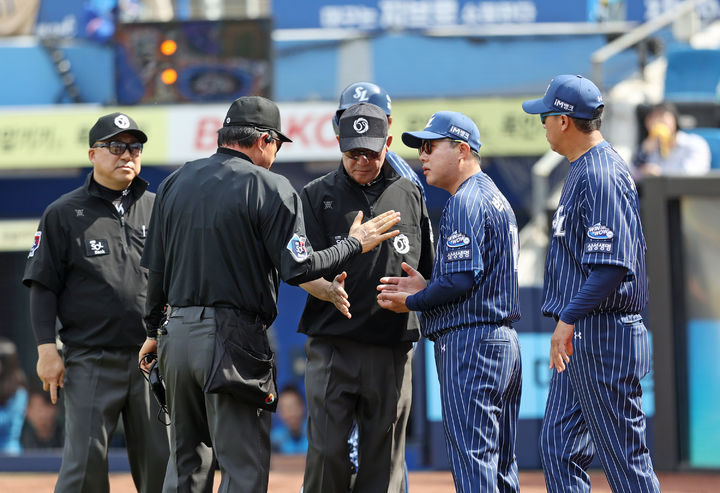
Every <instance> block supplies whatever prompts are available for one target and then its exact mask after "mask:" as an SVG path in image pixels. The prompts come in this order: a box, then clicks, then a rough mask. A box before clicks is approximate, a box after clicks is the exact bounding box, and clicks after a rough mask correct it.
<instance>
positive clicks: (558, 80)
mask: <svg viewBox="0 0 720 493" xmlns="http://www.w3.org/2000/svg"><path fill="white" fill-rule="evenodd" d="M604 105H605V103H603V99H602V94H600V89H598V88H597V86H596V85H595V84H593V83H592V81H591V80H590V79H586V78H585V77H583V76H581V75H558V76H557V77H555V78H554V79H553V80H551V81H550V85H549V86H548V88H547V90H545V95H544V96H543V97H542V98H541V99H531V100H529V101H524V102H523V104H522V109H523V110H525V113H530V114H533V115H534V114H542V113H556V112H557V113H567V114H569V115H570V116H572V117H573V118H581V119H584V120H592V118H593V112H594V111H595V110H596V109H598V108H599V107H600V106H604Z"/></svg>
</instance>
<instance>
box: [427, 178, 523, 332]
mask: <svg viewBox="0 0 720 493" xmlns="http://www.w3.org/2000/svg"><path fill="white" fill-rule="evenodd" d="M517 257H518V229H517V221H516V220H515V214H514V213H513V210H512V208H511V207H510V204H509V203H508V201H507V200H506V199H505V197H504V196H503V194H502V193H500V190H498V188H497V187H496V186H495V183H493V181H492V180H491V179H490V177H489V176H487V175H486V174H485V173H483V172H482V171H481V172H479V173H476V174H475V175H473V176H471V177H470V178H468V179H467V180H466V181H465V182H463V184H462V185H460V188H458V190H457V192H455V194H454V195H452V196H451V197H450V198H449V199H448V201H447V203H446V204H445V208H444V209H443V213H442V217H441V219H440V231H439V237H438V242H437V253H436V256H435V265H434V267H433V273H432V278H431V279H430V282H431V283H432V282H433V280H435V279H437V278H438V277H439V276H443V275H447V274H451V273H454V272H468V271H472V272H473V275H474V277H475V282H474V284H473V287H472V290H471V291H469V292H468V293H467V294H466V295H465V296H463V297H461V298H460V299H458V300H456V301H454V302H451V303H447V304H445V305H441V306H439V307H436V308H433V309H430V310H426V311H424V312H422V321H423V324H422V325H423V335H425V336H429V335H432V334H437V333H438V332H441V331H444V330H450V329H458V328H462V327H468V326H474V325H482V324H488V323H501V322H502V323H508V322H512V321H515V320H517V319H519V318H520V306H519V302H518V277H517Z"/></svg>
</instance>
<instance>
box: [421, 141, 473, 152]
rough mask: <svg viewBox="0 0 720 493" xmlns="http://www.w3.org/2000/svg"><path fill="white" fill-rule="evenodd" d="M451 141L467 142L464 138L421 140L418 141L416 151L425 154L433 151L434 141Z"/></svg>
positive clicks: (457, 142) (455, 142)
mask: <svg viewBox="0 0 720 493" xmlns="http://www.w3.org/2000/svg"><path fill="white" fill-rule="evenodd" d="M443 141H444V142H452V143H454V144H467V142H465V141H464V140H452V139H435V140H423V141H421V142H420V148H419V149H418V152H419V153H420V154H422V153H423V152H424V153H425V154H432V151H433V144H434V143H435V142H443Z"/></svg>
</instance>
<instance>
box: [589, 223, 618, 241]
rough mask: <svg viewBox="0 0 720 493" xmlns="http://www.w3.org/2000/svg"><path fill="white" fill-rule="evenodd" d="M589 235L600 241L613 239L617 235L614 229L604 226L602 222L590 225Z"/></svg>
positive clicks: (592, 238)
mask: <svg viewBox="0 0 720 493" xmlns="http://www.w3.org/2000/svg"><path fill="white" fill-rule="evenodd" d="M587 235H588V238H590V239H591V240H600V241H608V240H612V239H613V238H614V237H615V233H613V232H612V229H610V228H608V227H607V226H603V225H602V224H600V223H597V224H595V225H594V226H590V229H588V232H587Z"/></svg>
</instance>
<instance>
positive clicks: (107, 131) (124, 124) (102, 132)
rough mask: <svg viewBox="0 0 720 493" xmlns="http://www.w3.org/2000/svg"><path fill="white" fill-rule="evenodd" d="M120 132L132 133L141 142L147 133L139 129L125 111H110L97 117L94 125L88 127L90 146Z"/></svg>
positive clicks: (144, 139) (145, 140)
mask: <svg viewBox="0 0 720 493" xmlns="http://www.w3.org/2000/svg"><path fill="white" fill-rule="evenodd" d="M122 133H129V134H133V135H134V136H135V137H137V138H138V140H139V141H140V142H142V143H143V144H144V143H145V142H147V140H148V138H147V135H145V132H143V131H142V130H140V128H139V127H138V125H137V123H135V120H133V119H132V118H130V117H129V116H127V115H126V114H125V113H110V114H109V115H105V116H101V117H100V118H98V121H96V122H95V125H93V127H92V128H91V129H90V134H89V140H90V147H92V146H93V144H95V142H99V141H101V140H107V139H109V138H110V137H115V136H116V135H118V134H122Z"/></svg>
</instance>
